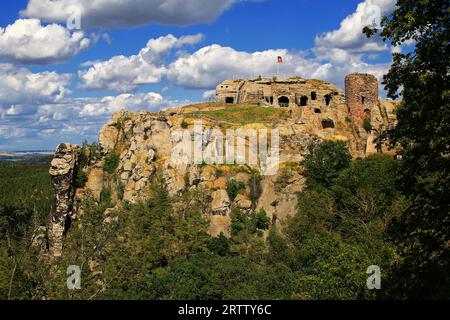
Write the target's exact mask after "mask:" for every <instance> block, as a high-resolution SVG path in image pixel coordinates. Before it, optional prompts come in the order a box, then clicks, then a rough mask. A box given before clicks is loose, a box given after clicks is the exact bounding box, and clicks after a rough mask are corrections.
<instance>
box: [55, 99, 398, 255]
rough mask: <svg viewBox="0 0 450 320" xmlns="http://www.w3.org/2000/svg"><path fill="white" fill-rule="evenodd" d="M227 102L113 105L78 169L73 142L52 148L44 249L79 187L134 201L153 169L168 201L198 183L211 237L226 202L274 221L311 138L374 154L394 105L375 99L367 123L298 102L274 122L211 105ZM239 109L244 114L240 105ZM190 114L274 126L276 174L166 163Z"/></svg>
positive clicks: (287, 202) (295, 185)
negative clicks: (232, 115)
mask: <svg viewBox="0 0 450 320" xmlns="http://www.w3.org/2000/svg"><path fill="white" fill-rule="evenodd" d="M227 108H229V107H228V106H227V105H224V104H203V105H194V106H189V107H184V108H177V109H170V110H167V111H161V112H158V113H150V112H147V111H141V112H138V113H132V112H127V111H120V112H118V113H116V114H114V116H113V117H112V119H111V121H110V122H109V123H107V124H106V125H105V126H104V127H103V128H102V129H101V131H100V133H99V152H98V155H97V156H96V157H93V158H92V160H91V161H89V162H87V163H85V165H84V167H82V168H78V153H79V152H80V151H79V148H77V147H76V146H71V145H66V144H64V145H61V146H59V147H58V149H57V151H56V154H55V159H54V160H53V162H52V169H51V171H50V173H51V175H52V179H53V180H52V181H53V185H54V189H55V194H56V209H55V212H54V213H53V214H52V219H51V222H50V225H49V238H50V253H51V255H53V256H59V255H60V254H61V250H62V242H61V239H62V237H63V235H64V232H65V230H66V228H67V226H68V224H67V223H68V222H70V219H71V218H76V214H77V213H78V214H80V213H81V212H82V208H80V207H77V205H76V204H77V203H78V202H77V201H76V200H80V199H82V198H83V197H85V195H86V194H87V193H89V194H91V195H92V196H93V197H94V198H95V199H97V200H100V195H101V193H102V190H104V189H105V188H108V189H110V190H111V193H112V202H113V205H114V206H120V205H121V204H122V203H124V202H136V201H138V200H139V199H141V198H143V197H145V196H146V195H148V188H149V185H150V183H151V181H152V179H153V177H155V175H157V174H160V175H162V177H164V181H165V183H166V184H167V189H168V191H169V193H170V195H171V196H172V197H174V199H175V198H176V196H177V195H179V194H180V193H181V192H182V191H183V190H186V188H187V189H198V188H202V190H204V192H205V193H207V194H208V196H209V199H210V203H211V204H210V206H209V208H207V209H205V212H204V214H205V215H208V216H209V217H210V220H211V226H210V233H211V234H212V235H219V234H220V233H222V232H223V233H224V234H228V233H229V224H230V217H229V214H230V211H231V210H232V208H234V207H238V208H240V209H241V210H243V211H246V210H260V209H264V211H265V212H266V213H267V215H268V216H269V218H271V220H272V221H273V222H279V221H282V220H283V219H285V218H286V217H287V216H289V215H292V214H294V213H295V212H296V210H297V208H296V206H297V197H296V194H297V193H298V192H301V191H302V189H303V187H304V178H303V176H302V167H301V161H302V159H303V157H304V155H305V154H306V153H307V152H308V145H309V144H310V143H311V142H314V141H322V140H326V139H332V140H344V141H347V142H348V145H349V149H350V151H351V153H352V155H353V156H355V157H357V156H365V155H367V154H370V153H375V152H376V148H375V145H374V141H375V140H376V138H377V136H378V134H379V132H381V131H382V130H383V128H384V129H387V128H390V127H392V126H393V125H395V115H394V108H395V106H394V104H392V103H390V102H388V101H379V103H378V104H377V105H376V107H374V108H372V110H370V118H369V123H370V128H363V127H361V126H362V124H361V123H359V122H358V123H356V122H353V121H352V113H351V111H350V110H349V107H348V106H347V105H346V104H344V103H343V104H339V105H337V106H333V107H328V108H322V109H321V110H315V109H314V108H305V109H304V110H303V112H302V116H301V118H297V117H295V116H292V115H290V114H289V113H286V114H285V113H279V114H277V118H276V119H275V120H274V119H273V118H270V121H266V120H267V119H264V118H261V119H259V120H261V121H259V120H258V121H256V122H249V121H243V120H244V119H242V121H240V120H239V118H238V120H233V119H231V120H230V119H223V118H220V117H217V114H218V113H217V112H218V111H222V112H226V110H227ZM239 108H242V109H241V111H242V112H245V108H246V106H240V107H239ZM198 120H202V126H203V130H204V131H206V132H213V131H212V130H213V129H214V130H217V131H219V132H220V131H221V132H223V133H224V135H225V134H226V130H229V129H237V128H240V129H261V128H268V129H269V131H270V130H275V129H277V130H279V133H280V143H279V153H280V166H279V169H278V171H277V173H276V174H274V175H268V176H266V175H261V173H260V172H259V170H258V165H253V166H252V165H240V164H215V165H208V164H206V163H204V162H202V163H197V164H186V163H174V162H173V161H172V158H173V157H172V153H173V150H174V148H176V146H177V144H179V143H180V141H181V140H182V138H183V137H182V136H180V134H177V132H181V131H180V130H185V131H186V130H187V132H189V138H190V139H194V137H195V135H196V133H194V132H193V127H194V124H195V123H196V121H198ZM366 126H367V125H366ZM208 130H209V131H208ZM248 142H249V139H247V140H246V144H245V149H246V154H247V155H249V154H251V153H252V152H255V150H253V149H252V147H251V146H250V144H249V143H248ZM215 143H216V141H213V140H208V139H206V140H204V141H203V143H202V146H201V147H202V149H203V150H205V149H207V148H211V147H214V146H215ZM234 143H236V142H234ZM382 147H383V149H384V151H386V147H385V146H382ZM214 148H216V147H214ZM84 152H85V151H84ZM77 170H82V171H83V172H84V173H85V174H86V176H87V182H86V185H85V186H84V188H80V189H78V190H75V189H74V183H73V179H74V174H75V173H76V171H77ZM230 181H232V182H233V183H236V184H237V185H238V186H240V188H239V189H238V191H237V194H236V195H234V199H233V198H230V195H229V192H227V184H229V183H230Z"/></svg>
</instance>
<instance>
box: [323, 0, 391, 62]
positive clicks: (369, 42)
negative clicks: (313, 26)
mask: <svg viewBox="0 0 450 320" xmlns="http://www.w3.org/2000/svg"><path fill="white" fill-rule="evenodd" d="M395 3H396V1H394V0H365V1H364V2H362V3H360V4H359V5H358V7H357V9H356V11H355V12H354V13H352V14H351V15H349V16H348V17H347V18H345V19H344V20H342V22H341V25H340V28H339V29H337V30H334V31H330V32H326V33H324V34H322V35H320V36H317V37H316V40H315V42H316V48H318V52H317V53H316V54H317V55H319V56H320V55H321V54H322V53H323V52H324V51H326V50H329V49H332V48H337V49H343V50H346V51H348V52H351V53H365V52H371V51H385V50H388V48H387V46H386V45H385V44H384V43H383V42H382V41H381V39H379V38H377V37H373V38H371V39H367V37H366V35H364V34H363V32H362V30H363V28H364V27H365V26H368V25H372V24H373V23H375V24H377V25H379V23H380V21H381V17H382V16H383V14H384V13H386V12H389V11H391V10H393V9H394V7H395Z"/></svg>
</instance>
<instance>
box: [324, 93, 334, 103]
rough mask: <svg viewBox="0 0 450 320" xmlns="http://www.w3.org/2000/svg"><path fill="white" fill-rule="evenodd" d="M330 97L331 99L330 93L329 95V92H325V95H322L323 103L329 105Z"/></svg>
mask: <svg viewBox="0 0 450 320" xmlns="http://www.w3.org/2000/svg"><path fill="white" fill-rule="evenodd" d="M332 99H333V98H332V97H331V95H330V94H327V95H326V96H325V97H324V100H325V104H326V105H327V106H329V105H330V103H331V100H332Z"/></svg>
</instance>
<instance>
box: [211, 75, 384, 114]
mask: <svg viewBox="0 0 450 320" xmlns="http://www.w3.org/2000/svg"><path fill="white" fill-rule="evenodd" d="M216 100H217V102H220V103H226V104H243V103H248V104H257V105H262V106H268V107H277V108H286V109H287V110H290V113H291V114H293V115H294V116H295V115H297V117H301V116H302V115H303V113H304V109H305V108H308V109H309V110H313V111H314V112H315V113H323V112H324V111H325V112H326V110H327V109H328V108H333V107H336V106H338V105H342V104H347V106H348V108H349V112H350V113H351V116H352V118H353V119H354V120H355V121H357V122H360V123H361V120H363V119H364V118H365V117H370V112H371V109H372V108H373V107H375V106H377V105H378V80H377V78H376V77H375V76H373V75H370V74H362V73H354V74H350V75H348V76H347V77H346V78H345V94H344V91H343V90H342V89H340V88H338V87H336V86H334V85H332V84H330V83H328V82H325V81H320V80H305V79H302V78H300V77H290V78H276V77H274V78H262V77H258V78H255V79H249V80H225V81H224V82H222V83H221V84H219V85H218V86H217V88H216Z"/></svg>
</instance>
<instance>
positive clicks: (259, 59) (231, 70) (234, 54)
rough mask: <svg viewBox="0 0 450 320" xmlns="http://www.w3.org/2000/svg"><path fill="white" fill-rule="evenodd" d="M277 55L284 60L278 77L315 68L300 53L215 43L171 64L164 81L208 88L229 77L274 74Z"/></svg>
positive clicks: (184, 85) (190, 86)
mask: <svg viewBox="0 0 450 320" xmlns="http://www.w3.org/2000/svg"><path fill="white" fill-rule="evenodd" d="M278 56H282V57H283V59H284V60H285V63H284V64H283V65H281V66H280V74H294V73H298V72H300V71H301V73H305V72H307V73H308V74H310V73H312V72H313V70H314V68H315V64H314V63H311V61H308V60H306V59H305V58H304V53H302V52H289V51H288V50H285V49H279V50H266V51H260V52H245V51H236V50H234V49H233V48H230V47H222V46H220V45H217V44H215V45H211V46H207V47H204V48H201V49H200V50H198V51H197V52H195V53H193V54H192V55H185V56H182V57H180V58H179V59H177V60H176V61H174V62H173V63H172V64H170V66H169V70H168V78H169V79H170V80H172V81H173V82H174V83H176V84H177V85H180V86H183V87H185V88H201V89H212V88H214V87H215V86H216V85H217V84H218V83H220V82H221V81H223V80H225V79H230V78H232V77H241V78H245V77H252V76H258V75H276V73H277V57H278Z"/></svg>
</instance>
